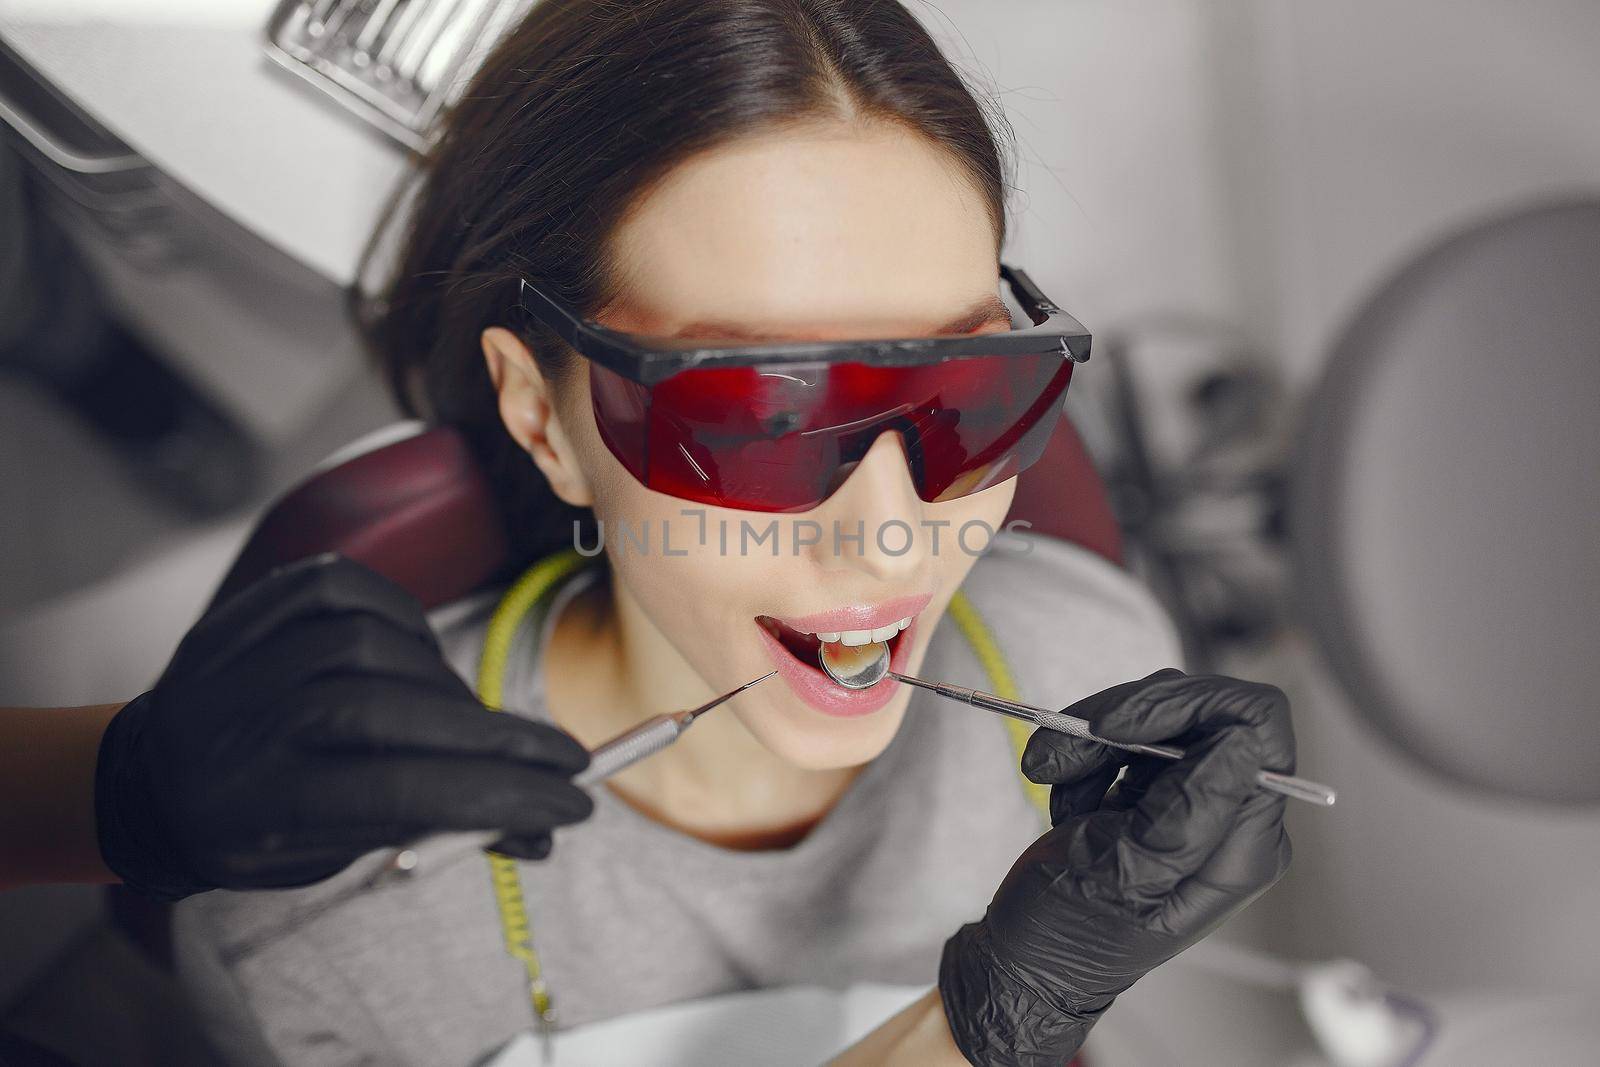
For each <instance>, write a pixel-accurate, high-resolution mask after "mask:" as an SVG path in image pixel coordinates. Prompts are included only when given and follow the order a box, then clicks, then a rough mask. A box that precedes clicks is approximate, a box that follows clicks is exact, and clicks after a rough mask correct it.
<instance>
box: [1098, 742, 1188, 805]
mask: <svg viewBox="0 0 1600 1067" xmlns="http://www.w3.org/2000/svg"><path fill="white" fill-rule="evenodd" d="M1171 766H1172V761H1171V760H1167V759H1162V758H1161V757H1160V756H1134V757H1133V758H1132V759H1130V760H1129V761H1128V769H1127V770H1126V771H1124V772H1123V774H1122V777H1121V778H1119V779H1117V781H1116V784H1115V785H1113V786H1112V787H1111V790H1110V792H1108V793H1107V794H1106V797H1105V801H1104V802H1103V803H1102V804H1101V805H1100V806H1101V808H1102V809H1103V810H1105V811H1128V810H1129V809H1131V808H1134V807H1136V806H1138V804H1139V801H1141V800H1143V799H1144V795H1145V792H1146V791H1147V790H1149V788H1150V784H1151V783H1152V782H1154V781H1155V780H1156V778H1157V777H1159V776H1160V774H1161V772H1162V771H1165V770H1167V769H1169V768H1170V767H1171Z"/></svg>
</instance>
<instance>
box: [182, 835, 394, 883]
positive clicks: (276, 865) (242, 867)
mask: <svg viewBox="0 0 1600 1067" xmlns="http://www.w3.org/2000/svg"><path fill="white" fill-rule="evenodd" d="M369 839H370V835H367V836H364V837H362V838H360V839H358V840H356V841H354V842H340V843H337V844H331V845H294V846H287V845H286V846H283V847H279V848H260V847H237V846H234V845H229V846H226V847H223V848H220V849H218V850H217V851H215V852H213V853H211V854H209V855H206V856H204V857H201V858H200V860H199V862H198V863H197V864H196V867H197V869H198V871H199V873H200V875H201V876H202V877H204V878H205V879H206V881H207V882H208V883H210V884H212V885H215V886H216V887H217V888H218V889H287V888H291V887H294V886H303V885H312V884H314V883H316V882H321V881H323V880H325V879H328V878H332V877H333V876H334V875H336V874H338V873H339V872H340V871H342V870H344V869H345V868H346V867H348V866H350V864H352V863H354V862H355V861H356V860H357V859H359V858H360V857H361V856H364V855H365V854H367V853H368V852H371V851H373V850H374V849H378V848H382V847H383V846H382V844H381V843H379V844H370V843H369Z"/></svg>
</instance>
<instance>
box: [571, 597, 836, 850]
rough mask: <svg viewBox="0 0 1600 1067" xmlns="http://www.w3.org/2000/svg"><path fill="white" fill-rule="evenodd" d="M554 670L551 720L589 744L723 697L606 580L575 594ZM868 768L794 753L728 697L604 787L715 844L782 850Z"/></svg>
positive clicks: (650, 814) (632, 602)
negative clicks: (799, 759) (767, 736)
mask: <svg viewBox="0 0 1600 1067" xmlns="http://www.w3.org/2000/svg"><path fill="white" fill-rule="evenodd" d="M544 676H545V693H546V699H547V701H548V704H549V708H550V713H551V716H552V718H553V719H554V720H555V722H556V724H557V725H558V726H560V727H561V728H562V729H564V730H566V731H567V732H568V733H570V734H572V736H574V737H576V738H577V739H578V740H579V741H580V742H582V743H583V745H584V746H585V747H587V748H594V747H596V746H597V745H600V744H601V743H603V742H605V741H607V740H609V739H610V738H612V737H614V736H616V735H617V734H619V733H622V732H623V731H624V730H628V729H630V728H632V727H634V726H637V725H638V724H639V723H641V722H643V721H644V720H645V719H647V718H649V717H650V716H652V715H657V714H660V713H661V712H665V711H679V710H682V709H684V708H691V707H695V706H697V705H699V704H703V703H705V702H706V701H707V700H710V699H711V698H712V697H714V696H716V695H717V693H715V692H714V691H713V690H712V688H711V687H710V686H709V685H707V684H706V682H705V681H704V680H703V679H702V678H701V677H700V676H699V675H698V674H697V673H696V672H695V671H694V669H693V668H691V667H690V666H689V664H688V662H687V661H685V660H684V658H683V656H682V655H681V654H680V653H679V652H678V650H677V649H676V648H675V647H674V646H673V645H672V643H671V642H670V641H668V640H667V639H666V636H665V635H664V634H662V633H661V631H660V630H659V629H658V628H657V627H656V626H655V624H654V623H652V622H651V621H650V618H649V616H648V615H646V614H645V613H644V611H643V609H642V608H641V607H640V606H639V604H638V602H637V601H635V600H634V599H633V598H632V597H631V596H629V595H628V593H627V591H626V589H624V588H623V586H622V583H620V582H617V581H611V582H597V583H595V585H593V586H591V587H590V588H589V589H587V590H585V591H584V593H582V594H580V595H579V596H577V597H575V598H574V599H573V600H572V601H571V602H569V604H568V606H567V608H566V609H565V610H564V611H563V612H562V613H561V614H560V616H559V617H558V618H557V619H556V622H555V626H554V628H553V631H552V633H551V637H550V642H549V645H548V647H547V648H546V649H545V650H544ZM857 773H859V768H844V769H839V770H827V771H812V770H803V769H800V768H797V767H794V766H792V765H790V764H787V763H785V762H783V761H782V760H780V759H779V758H778V757H776V756H774V755H773V754H772V753H771V752H769V751H768V750H767V749H766V748H765V747H764V746H763V745H762V744H761V743H760V742H759V741H758V740H756V738H755V736H754V735H753V734H751V733H750V731H749V730H747V729H745V726H744V724H743V723H742V722H741V721H740V720H739V718H738V716H737V715H735V714H734V713H733V710H732V708H731V706H729V705H723V706H721V707H718V708H714V709H713V710H711V711H709V712H707V713H706V714H705V715H703V716H701V717H700V719H698V720H697V721H696V722H695V725H694V728H693V729H692V730H690V731H689V732H688V733H686V734H685V735H684V736H683V737H682V738H681V739H680V740H678V741H677V742H676V743H675V744H674V745H673V746H672V747H671V748H668V749H666V750H665V751H663V752H658V753H656V754H655V755H653V756H651V757H650V758H649V759H646V760H642V761H640V762H639V763H636V764H634V765H633V766H632V767H629V768H627V769H626V770H624V771H622V772H620V773H619V774H617V775H615V776H613V777H612V778H610V779H609V780H608V781H607V782H606V783H605V785H604V786H602V787H601V788H608V789H610V790H611V792H612V793H614V794H615V795H616V796H617V797H619V798H620V799H621V800H623V801H624V802H625V803H627V804H629V805H630V806H632V807H633V808H635V809H637V810H638V811H640V812H641V813H643V814H644V815H646V816H647V817H649V818H651V819H653V820H655V821H657V822H660V823H662V824H664V825H667V826H671V827H673V828H674V829H677V830H679V831H681V832H683V833H687V834H689V835H691V836H694V837H698V838H701V839H702V840H705V841H709V842H711V843H713V844H718V845H722V846H724V847H727V848H746V849H760V848H781V847H785V846H787V845H791V844H793V843H794V842H796V841H798V840H799V839H800V838H802V837H804V836H805V834H806V832H807V831H809V830H810V828H811V827H812V826H814V825H815V824H816V822H817V821H818V820H820V819H821V818H822V816H823V815H825V814H826V813H827V812H828V810H829V809H830V808H831V807H832V806H833V805H834V803H835V802H837V800H838V799H839V797H840V795H842V794H843V792H844V790H845V788H846V787H847V786H848V785H849V784H850V782H851V781H852V780H853V779H854V777H855V775H856V774H857Z"/></svg>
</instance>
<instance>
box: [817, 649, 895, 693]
mask: <svg viewBox="0 0 1600 1067" xmlns="http://www.w3.org/2000/svg"><path fill="white" fill-rule="evenodd" d="M817 660H818V661H819V662H820V663H821V664H822V669H823V670H824V671H826V672H827V673H828V677H829V678H832V679H833V680H834V681H836V682H838V683H839V684H840V685H842V686H844V687H845V688H846V689H870V688H871V687H872V686H875V685H877V684H878V683H879V682H881V681H883V680H884V679H885V678H886V677H888V675H889V646H888V645H887V644H885V643H884V642H882V641H868V642H867V643H866V644H864V645H846V644H842V643H840V642H837V641H824V642H822V645H821V647H820V648H818V649H817Z"/></svg>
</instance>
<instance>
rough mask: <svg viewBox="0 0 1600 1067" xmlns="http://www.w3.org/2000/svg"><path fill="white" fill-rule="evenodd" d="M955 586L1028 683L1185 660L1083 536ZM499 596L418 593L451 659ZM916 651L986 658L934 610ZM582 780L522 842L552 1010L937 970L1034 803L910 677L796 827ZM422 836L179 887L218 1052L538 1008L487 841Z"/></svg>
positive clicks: (991, 559)
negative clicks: (816, 810)
mask: <svg viewBox="0 0 1600 1067" xmlns="http://www.w3.org/2000/svg"><path fill="white" fill-rule="evenodd" d="M586 573H587V572H586ZM583 581H584V579H583V578H575V579H571V580H569V582H568V583H567V585H565V586H564V587H563V588H562V590H561V591H560V592H559V593H558V594H557V595H556V596H555V597H554V598H552V600H551V604H550V605H549V608H548V610H547V611H545V612H544V613H542V614H535V615H532V616H530V617H529V618H528V619H527V620H526V622H525V623H524V625H523V627H522V629H521V631H520V632H519V634H518V637H517V640H516V642H515V645H514V648H513V653H512V656H511V658H510V667H509V669H508V674H507V677H506V688H505V696H506V705H507V706H508V707H510V708H515V709H519V710H521V711H522V712H524V713H526V714H529V715H531V716H534V717H537V718H547V715H546V712H545V709H544V703H543V699H542V694H543V684H542V678H541V675H540V671H539V655H538V650H539V647H540V645H541V642H542V639H543V637H544V635H546V634H547V633H548V630H549V626H550V625H551V623H552V621H553V619H554V616H555V614H556V613H557V612H559V610H560V608H561V606H562V605H563V603H564V602H565V600H566V599H568V598H570V596H571V595H572V594H573V593H574V591H575V590H576V589H577V588H578V587H579V584H580V583H581V582H583ZM964 589H965V591H966V593H967V595H968V597H969V598H970V599H971V601H972V603H973V605H974V606H975V607H976V608H977V609H978V611H979V612H980V613H981V615H982V616H983V618H984V620H985V621H986V622H987V624H988V627H989V629H990V631H991V632H992V633H993V634H994V635H995V637H996V639H997V643H998V644H999V646H1000V648H1001V650H1002V651H1003V653H1004V654H1005V656H1006V658H1007V660H1008V662H1009V664H1010V666H1011V668H1012V672H1013V675H1014V676H1015V679H1016V681H1017V684H1018V687H1019V689H1020V690H1021V692H1022V695H1023V697H1024V699H1030V700H1032V701H1034V702H1037V703H1042V704H1047V705H1051V706H1056V707H1061V706H1065V705H1067V704H1069V703H1071V702H1073V701H1075V700H1077V699H1079V698H1080V697H1083V696H1086V695H1088V694H1090V693H1093V692H1096V691H1098V690H1100V689H1103V688H1105V687H1107V686H1110V685H1113V684H1115V683H1117V682H1121V681H1125V680H1127V679H1130V678H1135V677H1142V676H1143V675H1145V674H1148V673H1150V672H1151V671H1154V670H1157V669H1159V668H1161V667H1164V666H1171V665H1173V664H1176V663H1177V662H1178V661H1179V649H1178V644H1177V641H1176V639H1175V636H1174V634H1173V632H1172V628H1171V626H1170V624H1169V622H1168V620H1167V618H1166V616H1165V615H1164V614H1163V613H1162V611H1161V609H1160V608H1159V607H1158V606H1157V605H1156V603H1155V602H1154V600H1153V599H1152V598H1151V597H1150V596H1149V594H1148V593H1147V592H1145V590H1144V589H1143V588H1142V587H1141V586H1140V585H1139V584H1138V583H1137V582H1136V581H1135V580H1134V579H1132V578H1131V577H1129V576H1128V575H1127V574H1125V573H1124V572H1122V571H1120V570H1118V569H1117V568H1115V567H1113V566H1111V565H1110V564H1108V563H1106V562H1104V561H1103V560H1101V559H1099V558H1098V557H1096V556H1093V555H1092V554H1090V553H1088V552H1086V551H1084V550H1083V549H1080V548H1077V547H1076V546H1072V545H1068V544H1064V543H1062V542H1060V541H1056V540H1053V539H1049V538H1044V537H1033V536H1028V537H1025V538H1018V539H1014V543H1013V544H1012V545H1011V546H1008V547H1000V545H999V544H997V546H996V547H995V549H994V550H993V551H991V552H990V554H989V555H987V556H985V557H984V558H983V559H980V560H979V561H978V562H977V563H976V565H975V566H974V567H973V570H972V572H971V575H970V576H969V577H968V579H967V582H966V584H965V586H964ZM497 599H498V597H497V595H494V594H489V595H485V596H480V597H474V598H471V599H469V600H465V601H461V602H458V603H456V604H452V605H450V606H448V607H446V608H444V609H441V610H440V611H438V612H436V613H435V614H434V616H433V617H432V620H431V621H432V622H433V623H434V625H435V628H436V629H437V630H438V632H439V634H440V639H441V642H442V643H443V645H444V648H445V650H446V655H447V657H448V658H449V659H450V661H451V663H452V665H453V666H454V667H455V668H456V669H457V670H458V671H460V672H461V673H462V674H463V676H464V677H466V678H467V679H468V681H469V682H470V681H474V680H475V678H474V675H475V673H476V666H477V657H478V652H479V650H480V648H481V646H482V640H483V632H484V627H485V626H486V624H487V621H488V616H489V614H490V613H491V612H492V611H493V608H494V606H495V603H496V601H497ZM922 674H923V675H924V676H926V677H930V678H936V679H939V680H943V681H949V682H955V683H957V684H961V685H969V686H976V687H979V688H986V687H988V684H989V683H988V681H987V678H986V676H985V675H984V673H983V671H982V669H981V667H980V666H979V664H978V662H977V660H976V658H975V657H974V655H973V653H972V651H971V649H970V647H969V646H968V644H967V642H966V641H965V639H963V638H962V636H961V635H960V633H959V632H958V631H957V629H956V627H955V626H954V625H953V623H951V622H950V621H949V620H948V619H946V620H943V621H941V623H940V625H939V627H938V629H937V630H936V631H935V633H934V635H933V639H932V643H931V645H930V647H929V651H928V655H927V657H926V659H925V661H924V665H923V668H922ZM595 799H596V805H595V813H594V816H593V817H592V818H591V819H590V820H589V821H588V822H586V823H584V824H582V825H580V826H578V827H574V828H571V829H567V830H563V831H560V832H558V834H557V837H556V847H555V851H554V854H553V855H552V856H551V858H550V859H548V860H546V861H544V862H542V863H523V864H520V865H519V866H520V869H521V875H522V880H523V888H524V890H525V893H526V900H527V904H528V910H529V915H530V918H531V924H532V933H533V941H534V944H535V946H536V948H537V950H538V953H539V957H540V960H541V962H542V964H543V967H544V973H545V976H546V978H547V980H548V982H549V984H550V988H551V991H552V995H553V998H554V1002H555V1007H556V1010H557V1012H558V1015H559V1020H560V1025H563V1026H576V1025H581V1024H584V1023H588V1022H594V1021H598V1020H603V1019H609V1018H612V1017H615V1016H619V1015H623V1014H626V1013H630V1012H635V1011H639V1010H643V1009H647V1008H652V1007H657V1006H661V1005H666V1004H671V1003H675V1002H679V1001H683V1000H687V999H690V998H697V997H703V996H709V995H714V994H719V993H727V992H731V991H734V990H740V989H750V988H766V987H772V986H780V985H790V984H804V985H816V986H830V987H842V986H845V985H848V984H850V983H853V982H857V981H879V982H894V983H905V984H912V983H927V984H930V985H931V984H932V983H933V982H934V980H935V978H936V975H937V966H938V959H939V953H940V950H941V948H942V947H943V943H944V941H945V939H946V938H948V937H949V936H950V934H952V933H953V932H954V931H955V930H956V929H957V928H958V927H959V926H960V925H961V924H962V923H965V922H968V921H970V920H972V919H975V918H977V917H979V916H980V915H982V913H983V909H984V906H985V905H986V904H987V903H988V901H989V898H990V896H992V895H993V893H994V890H995V887H996V886H997V885H998V884H999V882H1000V879H1001V878H1002V877H1003V876H1004V875H1005V873H1006V871H1007V870H1009V869H1010V867H1011V864H1012V863H1013V862H1014V861H1015V860H1016V857H1017V856H1018V855H1019V854H1020V853H1021V852H1022V850H1023V849H1024V848H1025V847H1026V846H1027V845H1028V844H1029V843H1030V842H1031V841H1032V840H1033V839H1034V838H1035V837H1037V836H1038V834H1039V832H1040V829H1041V822H1040V816H1039V814H1038V812H1037V810H1036V809H1035V808H1034V807H1033V806H1032V804H1031V803H1030V801H1029V800H1028V798H1027V796H1026V794H1025V792H1024V789H1023V784H1022V779H1021V777H1020V776H1019V774H1018V771H1017V764H1016V757H1015V753H1014V750H1013V748H1012V745H1011V741H1010V738H1009V736H1008V734H1007V731H1006V728H1005V725H1004V722H1003V720H1001V719H999V718H998V717H994V716H990V715H987V714H985V713H983V712H980V711H977V710H975V709H969V708H963V707H961V706H960V705H957V704H953V703H951V702H949V701H941V700H940V699H939V698H937V697H934V696H932V695H931V694H928V693H926V692H920V691H919V692H918V693H916V694H914V696H913V697H912V699H911V704H910V708H909V710H908V712H907V714H906V717H905V721H904V724H903V726H902V727H901V729H900V731H899V732H898V734H897V735H896V736H895V738H894V740H893V742H892V743H891V744H890V745H889V747H888V748H887V749H886V750H885V751H884V753H883V754H882V755H881V756H880V757H879V758H878V759H876V760H874V761H873V762H872V763H871V764H870V765H869V766H868V767H867V768H866V769H865V770H864V771H863V772H862V773H861V774H860V775H859V776H858V777H857V778H856V780H855V781H854V782H853V783H852V784H851V785H850V787H849V788H848V790H847V791H846V792H845V794H844V795H843V797H842V798H841V799H840V800H839V802H838V804H837V805H836V806H835V807H834V809H833V810H832V811H830V812H829V813H828V815H827V816H826V817H825V818H824V819H823V820H822V822H821V823H819V824H818V825H817V826H816V828H815V829H814V830H812V831H811V832H810V833H809V834H808V835H807V836H806V837H805V838H804V839H803V840H802V841H801V842H800V843H798V844H797V845H795V846H793V847H791V848H786V849H779V850H771V851H758V852H746V851H734V850H729V849H724V848H720V847H717V846H714V845H710V844H707V843H705V842H703V841H700V840H698V839H695V838H691V837H688V836H686V835H684V834H682V833H679V832H677V831H674V830H671V829H669V828H667V827H664V826H661V825H659V824H657V823H654V822H651V821H650V820H648V819H646V818H645V817H644V816H642V815H640V814H639V813H638V812H637V811H635V810H634V809H632V808H630V807H628V806H627V805H625V804H623V803H621V802H620V801H618V800H617V799H616V798H614V797H613V796H612V795H611V794H610V793H609V792H608V791H606V790H604V789H599V790H596V791H595ZM418 851H419V853H420V862H419V863H418V865H417V867H416V868H415V870H414V871H413V872H412V873H411V874H410V875H408V876H405V877H402V878H399V879H389V880H387V881H383V882H380V883H379V884H377V885H375V886H369V885H368V884H367V883H368V882H369V881H370V880H371V878H372V875H373V874H374V873H375V872H376V871H377V870H379V869H380V868H382V867H383V865H384V864H385V863H386V862H387V859H388V854H382V853H379V854H373V855H371V856H367V857H364V858H363V859H362V860H361V861H359V862H357V863H356V864H355V865H353V866H352V867H351V868H350V869H348V870H346V871H345V872H343V873H341V874H340V875H337V876H335V877H334V878H331V879H329V880H328V881H326V882H322V883H320V884H318V885H315V886H311V887H309V888H305V889H295V890H278V891H270V892H257V893H233V892H221V891H218V892H212V893H207V894H203V895H201V896H198V897H193V898H190V899H189V900H187V901H185V902H184V903H183V904H182V905H180V906H179V907H178V909H177V916H176V933H177V947H178V957H179V969H180V973H181V975H182V976H183V978H184V981H185V984H186V985H187V987H188V989H189V991H190V993H191V995H192V996H193V998H194V999H195V1000H196V1001H197V1002H198V1004H199V1006H200V1008H201V1010H202V1014H203V1016H204V1017H205V1019H206V1020H207V1023H208V1028H209V1029H210V1030H212V1032H213V1036H214V1037H215V1038H216V1041H217V1044H218V1046H219V1047H221V1048H222V1049H224V1050H226V1052H227V1054H228V1056H229V1058H230V1061H232V1062H235V1063H238V1064H250V1065H257V1064H263V1065H264V1064H271V1063H275V1062H276V1063H282V1064H290V1065H300V1064H308V1065H318V1067H321V1065H332V1064H341V1065H344V1064H358V1063H359V1064H417V1065H427V1067H451V1065H465V1064H469V1063H472V1062H474V1061H476V1060H478V1059H480V1058H481V1057H483V1056H484V1055H485V1054H486V1053H488V1052H490V1051H492V1050H493V1049H495V1048H497V1047H499V1046H500V1045H502V1044H503V1043H504V1042H506V1041H507V1040H508V1039H509V1038H511V1037H512V1036H513V1035H514V1034H516V1033H517V1032H518V1031H520V1030H524V1029H527V1028H528V1027H529V1026H530V1025H531V1024H532V1012H531V1009H530V1007H529V998H528V993H527V979H526V975H525V972H524V970H523V967H522V965H521V964H520V963H518V962H516V961H515V960H513V959H511V958H510V957H509V956H508V955H507V954H506V951H505V947H504V942H503V939H502V935H501V927H500V922H499V913H498V911H497V909H496V906H495V898H494V895H493V893H492V890H491V885H490V879H489V867H488V863H487V860H486V859H485V857H484V856H483V854H482V853H481V852H480V851H478V850H477V849H476V848H475V847H473V845H472V843H471V842H469V841H465V840H463V839H462V838H460V837H448V838H439V839H435V840H432V841H428V842H424V843H423V844H422V845H421V846H420V848H419V849H418Z"/></svg>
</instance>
